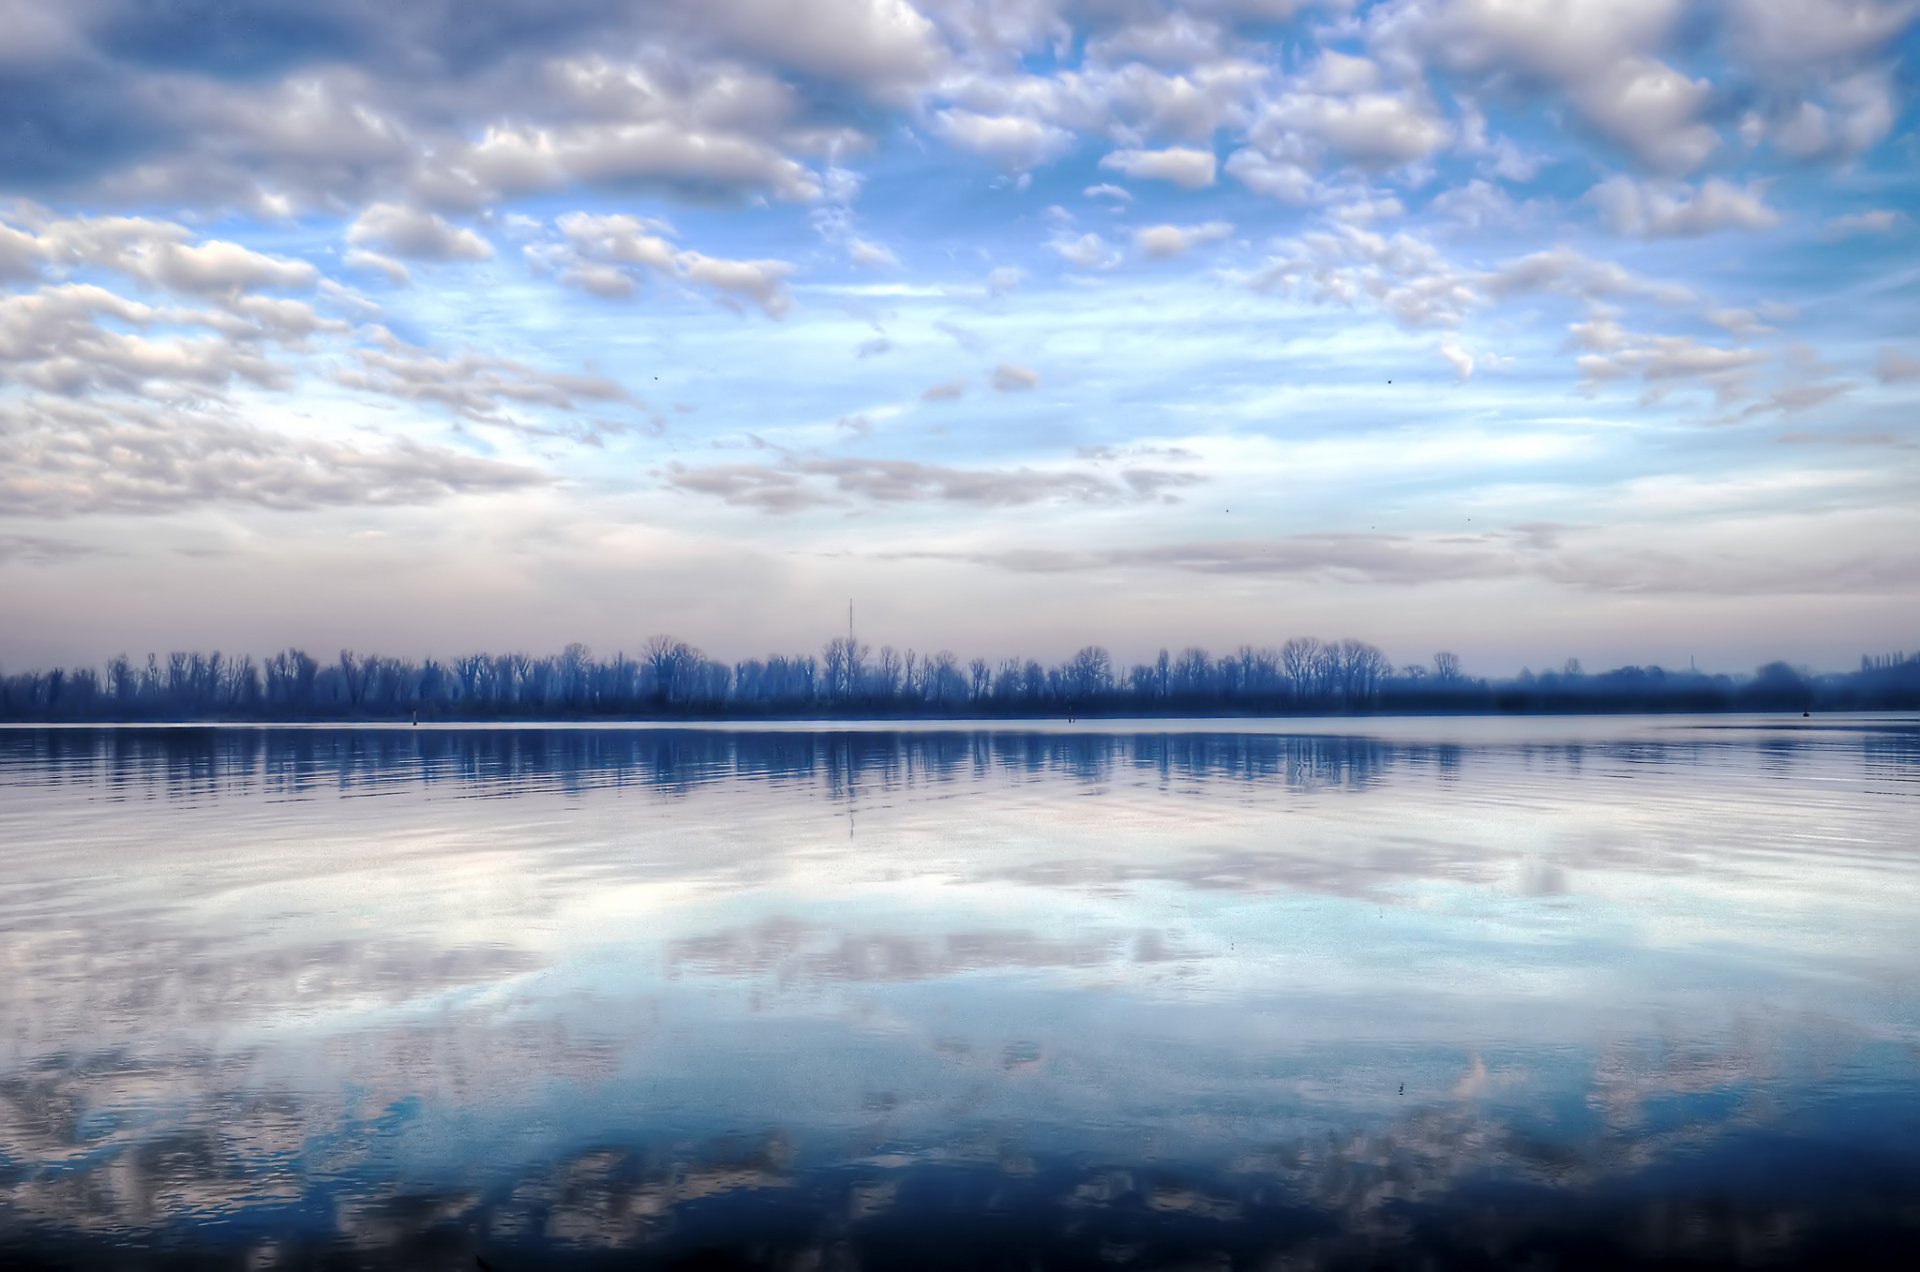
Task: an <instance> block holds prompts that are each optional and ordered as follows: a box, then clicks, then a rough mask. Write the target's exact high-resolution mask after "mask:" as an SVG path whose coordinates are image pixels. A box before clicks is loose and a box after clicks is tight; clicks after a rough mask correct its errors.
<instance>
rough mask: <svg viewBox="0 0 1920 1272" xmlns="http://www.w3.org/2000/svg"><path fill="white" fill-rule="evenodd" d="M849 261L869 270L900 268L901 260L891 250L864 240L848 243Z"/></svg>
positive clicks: (857, 239)
mask: <svg viewBox="0 0 1920 1272" xmlns="http://www.w3.org/2000/svg"><path fill="white" fill-rule="evenodd" d="M847 260H848V261H850V262H851V263H853V264H855V265H859V266H862V267H863V268H867V269H899V268H900V258H899V257H898V256H895V255H894V254H893V252H892V250H891V249H889V248H886V247H882V246H881V245H880V244H878V243H874V242H871V241H869V240H867V239H863V238H856V239H853V240H851V241H849V242H848V244H847Z"/></svg>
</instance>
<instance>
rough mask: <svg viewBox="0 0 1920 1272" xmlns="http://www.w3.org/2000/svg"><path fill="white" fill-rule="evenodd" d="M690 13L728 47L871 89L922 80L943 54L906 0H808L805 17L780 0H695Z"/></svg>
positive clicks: (932, 31) (933, 34) (887, 89)
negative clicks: (797, 16) (795, 18)
mask: <svg viewBox="0 0 1920 1272" xmlns="http://www.w3.org/2000/svg"><path fill="white" fill-rule="evenodd" d="M691 12H692V13H693V14H696V15H697V20H698V21H699V22H700V23H701V24H702V25H703V26H705V27H706V28H707V29H708V31H709V32H710V33H711V38H714V39H715V41H716V43H719V44H721V45H722V46H723V47H724V48H726V49H728V50H730V51H734V50H737V51H740V52H746V53H751V54H754V55H756V56H758V57H762V58H765V59H767V60H768V61H771V62H773V63H775V64H776V65H779V66H784V67H790V68H792V69H793V70H796V71H800V72H803V73H804V74H806V75H809V76H812V77H815V78H819V79H825V80H832V81H835V82H838V83H843V84H850V85H853V86H855V87H858V88H862V89H865V90H867V91H868V92H871V93H876V94H886V93H889V92H890V91H892V90H894V89H897V88H899V87H902V86H907V85H912V84H915V83H917V82H919V81H921V80H923V79H925V78H926V77H927V76H928V75H930V74H931V73H932V72H933V71H934V70H935V69H936V68H937V67H938V66H939V64H940V62H941V60H942V54H943V47H942V45H941V42H940V39H939V35H938V33H937V32H936V30H935V28H934V25H933V23H931V22H929V21H928V20H927V19H926V18H925V17H923V16H922V15H921V14H920V13H919V12H918V11H917V10H915V9H914V8H913V6H911V5H909V4H907V3H906V2H905V0H811V2H810V4H809V6H808V10H807V20H806V21H804V22H794V21H792V17H793V14H792V11H791V10H790V9H789V8H788V7H787V6H786V4H785V3H783V0H700V3H699V4H698V6H697V7H695V8H693V9H692V10H691Z"/></svg>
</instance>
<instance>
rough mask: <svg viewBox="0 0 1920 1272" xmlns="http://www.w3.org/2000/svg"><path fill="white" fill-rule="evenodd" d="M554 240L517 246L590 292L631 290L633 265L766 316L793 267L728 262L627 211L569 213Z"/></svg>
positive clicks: (783, 294)
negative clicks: (687, 246) (688, 246)
mask: <svg viewBox="0 0 1920 1272" xmlns="http://www.w3.org/2000/svg"><path fill="white" fill-rule="evenodd" d="M554 224H555V227H556V228H557V229H558V230H559V231H560V234H561V241H560V242H558V243H552V242H549V243H532V244H528V245H527V246H526V247H525V248H523V249H522V251H523V252H524V253H525V254H526V256H527V259H528V260H529V261H530V262H531V263H532V264H533V265H534V266H535V268H536V269H545V270H552V271H554V272H555V273H557V274H558V276H559V278H560V281H561V282H563V283H565V284H567V285H568V286H571V287H577V288H580V289H581V290H583V291H588V292H591V293H593V294H594V295H596V296H604V297H607V298H609V299H623V298H625V297H628V296H631V295H632V294H633V293H634V291H635V290H636V284H637V279H638V277H640V276H642V275H637V274H636V273H635V272H634V271H636V270H638V271H642V272H643V274H651V275H654V276H657V277H664V278H669V279H675V280H678V281H681V282H686V283H691V284H694V285H696V286H700V287H705V288H707V289H709V290H711V291H715V292H718V293H720V294H721V295H722V296H724V297H729V298H737V299H740V300H745V301H748V302H750V303H751V304H753V305H754V306H756V307H757V308H759V309H760V310H761V311H762V312H764V313H765V314H766V315H767V316H768V317H770V318H779V317H782V316H784V315H785V314H786V312H787V311H788V310H789V309H790V308H791V307H792V304H793V296H792V293H791V292H790V291H789V289H788V287H787V279H788V277H790V276H791V275H792V273H793V266H792V265H791V264H790V263H788V262H786V261H780V260H729V259H725V258H722V257H714V256H708V255H706V254H704V253H702V252H696V251H693V250H690V249H682V248H679V247H677V246H676V245H675V244H674V243H672V242H671V241H669V240H668V238H667V237H666V235H668V234H671V233H672V227H671V226H669V225H668V224H666V223H665V222H664V221H659V220H653V219H643V218H638V217H632V216H626V215H612V216H599V215H595V214H593V213H588V212H569V213H567V214H566V215H564V216H561V217H559V218H558V219H557V220H556V221H555V222H554Z"/></svg>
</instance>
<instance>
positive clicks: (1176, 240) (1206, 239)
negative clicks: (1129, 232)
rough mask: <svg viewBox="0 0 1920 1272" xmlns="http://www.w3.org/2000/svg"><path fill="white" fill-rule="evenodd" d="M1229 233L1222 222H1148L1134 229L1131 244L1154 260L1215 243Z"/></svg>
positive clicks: (1230, 232) (1226, 224)
mask: <svg viewBox="0 0 1920 1272" xmlns="http://www.w3.org/2000/svg"><path fill="white" fill-rule="evenodd" d="M1232 233H1233V226H1231V225H1229V224H1228V223H1227V222H1225V221H1208V222H1206V223H1205V224H1203V225H1149V226H1146V227H1145V228H1143V229H1140V230H1136V231H1134V235H1133V246H1134V250H1136V251H1138V252H1139V253H1140V254H1141V255H1142V256H1145V257H1149V258H1151V259H1155V260H1165V259H1167V258H1168V257H1173V256H1180V255H1184V254H1185V253H1187V252H1189V251H1191V250H1192V249H1194V248H1196V247H1199V246H1200V245H1202V244H1204V243H1218V242H1219V241H1220V240H1222V239H1224V238H1226V237H1227V236H1229V235H1230V234H1232Z"/></svg>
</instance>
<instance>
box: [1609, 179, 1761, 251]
mask: <svg viewBox="0 0 1920 1272" xmlns="http://www.w3.org/2000/svg"><path fill="white" fill-rule="evenodd" d="M1764 195H1765V187H1764V185H1762V184H1760V183H1754V184H1750V185H1748V186H1745V187H1744V188H1743V187H1740V186H1736V185H1734V184H1733V183H1731V182H1729V181H1725V180H1722V179H1721V178H1719V177H1710V178H1708V179H1707V180H1706V181H1705V182H1703V183H1701V185H1700V186H1699V188H1698V189H1695V188H1694V187H1692V186H1686V185H1661V186H1654V185H1649V184H1646V183H1643V182H1638V181H1635V180H1634V179H1633V178H1631V177H1625V176H1615V177H1609V178H1607V180H1605V181H1603V182H1601V183H1600V184H1599V185H1597V186H1595V187H1594V188H1593V189H1592V190H1591V191H1590V192H1589V193H1588V195H1587V197H1588V198H1589V199H1591V200H1592V201H1593V202H1594V204H1595V205H1596V206H1598V207H1599V209H1600V215H1601V219H1602V220H1603V221H1605V223H1606V226H1607V228H1608V229H1609V230H1611V231H1613V233H1615V234H1624V235H1631V236H1633V237H1636V238H1690V237H1695V236H1698V235H1702V234H1712V233H1714V232H1716V231H1718V230H1727V229H1734V230H1749V231H1758V230H1767V229H1772V228H1773V227H1774V226H1776V225H1778V224H1779V223H1780V216H1779V214H1778V213H1777V212H1775V211H1774V210H1773V209H1772V208H1769V207H1768V206H1767V205H1766V203H1765V201H1764Z"/></svg>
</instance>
